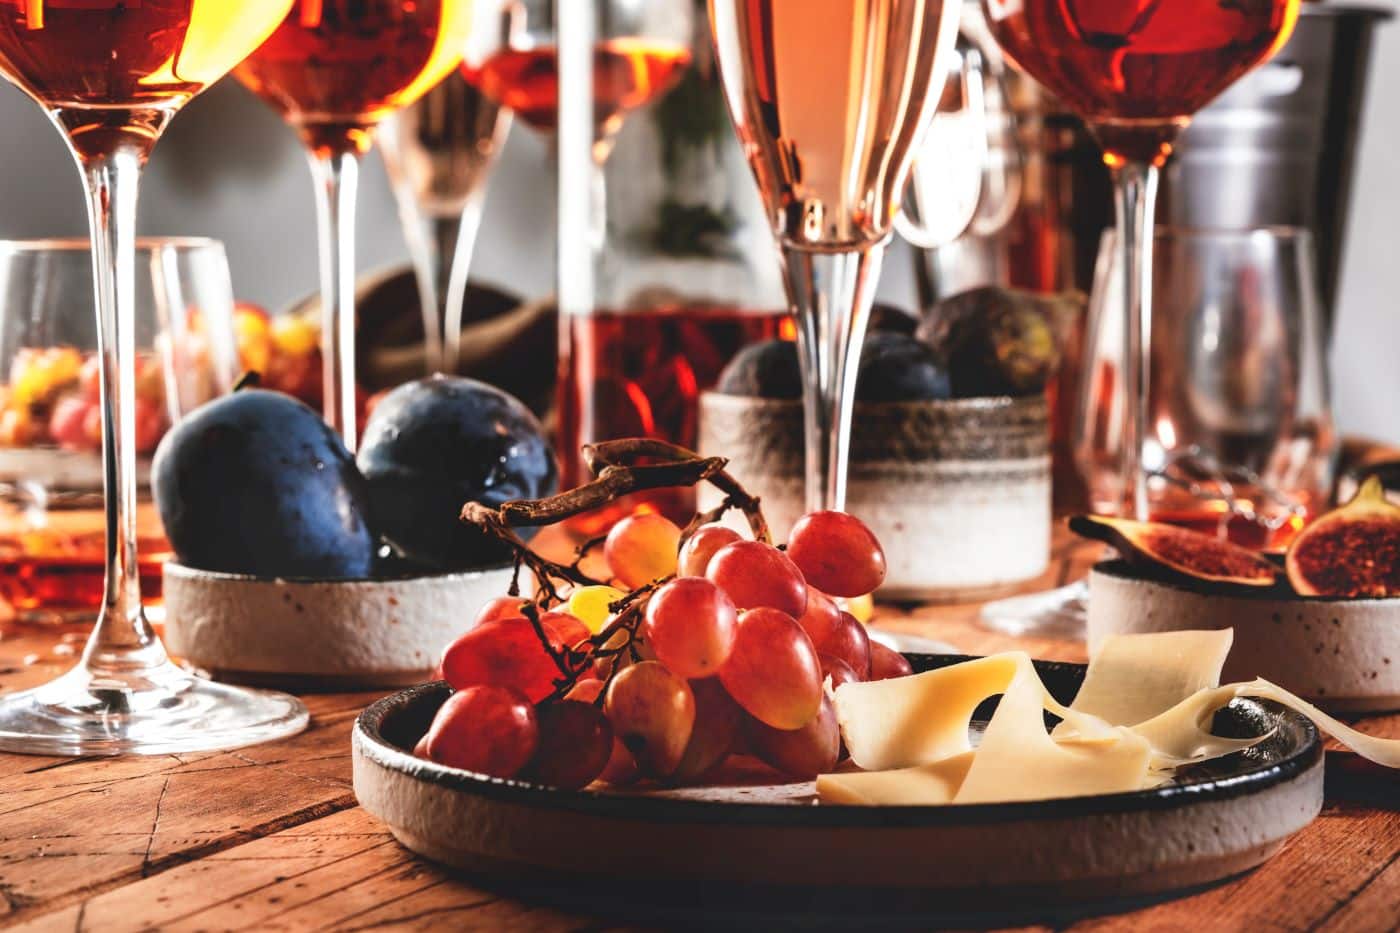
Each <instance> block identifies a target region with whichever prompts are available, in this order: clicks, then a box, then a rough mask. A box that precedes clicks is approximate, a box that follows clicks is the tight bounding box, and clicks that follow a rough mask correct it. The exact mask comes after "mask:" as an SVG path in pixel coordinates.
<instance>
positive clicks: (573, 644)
mask: <svg viewBox="0 0 1400 933" xmlns="http://www.w3.org/2000/svg"><path fill="white" fill-rule="evenodd" d="M540 624H541V625H543V626H544V629H545V631H546V632H548V633H549V643H550V644H552V645H553V646H554V647H556V648H577V647H578V646H579V643H580V642H584V641H587V640H588V637H589V635H590V632H589V631H588V626H586V625H584V624H583V623H582V622H580V621H579V620H578V619H576V618H574V617H573V616H571V615H569V614H568V613H567V612H546V613H544V614H543V615H541V616H540Z"/></svg>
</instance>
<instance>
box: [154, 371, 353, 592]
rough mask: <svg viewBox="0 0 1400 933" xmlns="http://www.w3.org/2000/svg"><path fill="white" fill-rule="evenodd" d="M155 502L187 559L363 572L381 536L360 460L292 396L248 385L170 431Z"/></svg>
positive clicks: (307, 573)
mask: <svg viewBox="0 0 1400 933" xmlns="http://www.w3.org/2000/svg"><path fill="white" fill-rule="evenodd" d="M152 483H153V485H154V487H155V498H156V505H157V507H158V508H159V510H160V517H161V521H162V522H164V523H165V533H166V535H167V537H169V539H170V544H171V547H172V548H173V549H174V551H175V554H176V556H177V557H178V558H179V560H180V562H181V563H182V564H185V565H187V566H190V567H196V568H199V569H201V570H215V571H222V572H225V573H246V574H253V575H255V576H262V577H274V576H275V577H287V578H316V579H363V578H365V577H368V576H369V575H370V573H371V570H372V568H373V563H374V553H375V547H376V544H377V541H376V538H375V536H374V534H373V533H372V532H371V530H370V525H369V522H368V516H369V493H368V489H367V487H366V485H365V481H364V477H362V476H361V475H360V471H359V470H358V469H356V467H355V461H354V458H353V457H351V455H350V453H349V451H347V450H346V449H345V445H344V444H343V443H341V440H340V438H339V437H338V436H337V435H336V433H335V432H334V431H332V430H331V429H330V428H329V427H327V426H326V423H325V422H324V421H322V420H321V416H320V415H318V414H317V413H316V412H314V411H312V410H311V409H310V408H308V407H307V406H305V405H303V404H302V403H301V402H299V401H297V400H296V399H294V398H292V397H291V396H289V395H283V394H281V393H279V392H268V391H264V390H261V389H244V390H241V391H239V392H235V393H234V394H232V395H229V396H225V397H224V398H221V399H217V400H215V401H213V402H210V403H209V404H207V405H204V406H203V407H201V408H199V409H198V410H196V411H195V412H193V413H191V414H190V415H189V417H187V418H185V419H184V420H183V421H181V422H180V423H179V424H177V425H176V426H175V427H174V428H173V429H171V431H170V432H169V433H168V434H166V436H165V438H164V439H163V440H162V441H161V444H160V447H159V448H158V449H157V451H156V457H155V464H154V466H153V468H152Z"/></svg>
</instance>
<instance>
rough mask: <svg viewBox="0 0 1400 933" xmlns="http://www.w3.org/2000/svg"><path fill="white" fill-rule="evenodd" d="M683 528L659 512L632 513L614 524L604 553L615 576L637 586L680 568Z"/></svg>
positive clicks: (630, 585) (604, 546)
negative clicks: (679, 558)
mask: <svg viewBox="0 0 1400 933" xmlns="http://www.w3.org/2000/svg"><path fill="white" fill-rule="evenodd" d="M680 546H681V530H680V528H678V527H676V525H675V523H674V522H672V521H670V520H669V519H667V518H666V517H664V516H662V515H657V514H656V513H655V512H643V513H642V514H640V515H630V516H628V517H627V518H624V519H623V520H622V521H620V522H618V523H617V524H616V525H613V527H612V530H611V531H609V532H608V537H607V540H606V541H604V542H603V555H604V556H605V557H606V558H607V559H608V566H609V567H610V568H611V569H612V573H613V576H615V577H617V578H618V579H619V580H621V581H622V582H623V583H625V584H626V585H627V586H628V587H630V588H632V589H636V588H637V587H639V586H645V585H646V584H648V583H650V582H651V581H653V580H659V579H660V578H661V577H665V576H669V575H670V574H673V573H675V572H676V551H677V550H678V549H679V548H680Z"/></svg>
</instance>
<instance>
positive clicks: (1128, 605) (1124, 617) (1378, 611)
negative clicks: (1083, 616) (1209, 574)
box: [1089, 561, 1400, 713]
mask: <svg viewBox="0 0 1400 933" xmlns="http://www.w3.org/2000/svg"><path fill="white" fill-rule="evenodd" d="M1222 628H1233V629H1234V630H1235V644H1234V648H1233V649H1231V651H1230V658H1229V660H1228V661H1226V663H1225V673H1224V675H1223V676H1224V679H1225V681H1226V682H1231V681H1239V680H1252V679H1254V678H1255V677H1264V678H1266V679H1268V680H1272V681H1273V682H1274V683H1276V684H1278V685H1279V686H1280V687H1283V688H1284V689H1285V690H1290V691H1292V692H1293V693H1296V694H1298V695H1299V696H1301V697H1304V698H1305V699H1307V700H1309V701H1310V702H1312V703H1315V704H1316V705H1318V706H1320V707H1322V708H1323V709H1327V710H1330V711H1332V712H1338V713H1376V712H1385V711H1391V710H1397V709H1400V599H1317V598H1306V599H1305V598H1302V597H1298V596H1291V595H1290V596H1279V594H1277V593H1275V592H1272V591H1271V592H1269V593H1258V594H1256V593H1250V592H1248V591H1243V590H1240V591H1234V590H1231V591H1220V590H1215V591H1210V592H1202V591H1201V590H1200V589H1199V588H1193V587H1191V586H1189V585H1187V584H1185V583H1181V582H1175V581H1169V580H1162V579H1157V578H1153V577H1150V576H1148V575H1145V574H1143V573H1142V572H1140V571H1138V570H1136V569H1135V568H1133V567H1132V566H1130V565H1129V564H1127V563H1125V562H1123V561H1107V562H1105V563H1102V564H1099V565H1098V566H1096V567H1095V568H1094V569H1093V571H1092V572H1091V573H1090V574H1089V652H1090V654H1092V653H1093V652H1094V651H1095V650H1096V649H1097V647H1098V645H1099V644H1100V643H1101V642H1102V641H1103V640H1104V639H1105V638H1107V637H1108V636H1109V635H1119V634H1137V633H1142V632H1165V631H1176V630H1179V629H1222Z"/></svg>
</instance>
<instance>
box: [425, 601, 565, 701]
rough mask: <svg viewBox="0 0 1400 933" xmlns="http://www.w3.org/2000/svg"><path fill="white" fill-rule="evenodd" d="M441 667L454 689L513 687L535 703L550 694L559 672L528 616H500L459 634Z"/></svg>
mask: <svg viewBox="0 0 1400 933" xmlns="http://www.w3.org/2000/svg"><path fill="white" fill-rule="evenodd" d="M441 668H442V676H443V679H444V680H446V681H447V682H448V683H450V684H451V685H452V687H453V689H455V690H465V689H466V688H468V687H475V686H479V685H482V684H490V685H493V686H497V687H510V688H512V689H515V690H519V691H520V692H521V693H523V694H525V696H526V697H527V698H528V699H529V700H530V702H532V703H538V702H539V701H540V700H543V699H544V698H545V697H547V696H549V694H550V693H551V692H553V690H554V681H555V679H556V678H558V677H559V676H560V673H559V668H558V667H557V666H556V665H555V663H554V660H553V659H552V658H551V657H550V656H549V653H548V652H546V651H545V649H544V646H543V645H542V644H540V639H539V636H538V635H536V634H535V628H534V626H532V625H531V624H530V622H529V620H528V619H497V620H495V621H493V622H487V623H485V624H483V625H479V626H477V627H476V628H474V629H472V630H471V631H469V632H467V633H466V634H465V635H461V636H459V637H458V638H457V640H456V641H454V642H453V643H452V644H450V645H448V646H447V650H446V651H444V652H443V655H442V664H441Z"/></svg>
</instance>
